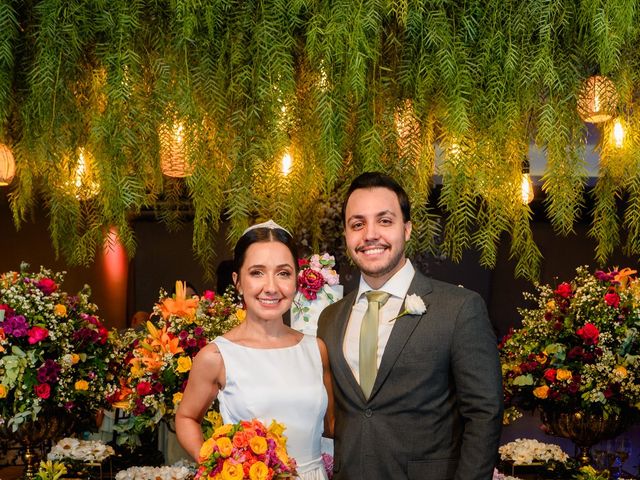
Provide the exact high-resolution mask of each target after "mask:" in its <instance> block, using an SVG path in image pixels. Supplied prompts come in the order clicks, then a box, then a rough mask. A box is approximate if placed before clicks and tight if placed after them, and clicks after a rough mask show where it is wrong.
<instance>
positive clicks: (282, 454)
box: [276, 446, 289, 464]
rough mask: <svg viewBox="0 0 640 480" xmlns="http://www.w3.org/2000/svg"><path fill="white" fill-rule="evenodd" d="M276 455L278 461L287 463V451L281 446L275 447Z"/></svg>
mask: <svg viewBox="0 0 640 480" xmlns="http://www.w3.org/2000/svg"><path fill="white" fill-rule="evenodd" d="M276 455H277V457H278V458H279V459H280V461H281V462H282V463H284V464H287V463H289V455H287V449H286V448H284V447H283V446H277V447H276Z"/></svg>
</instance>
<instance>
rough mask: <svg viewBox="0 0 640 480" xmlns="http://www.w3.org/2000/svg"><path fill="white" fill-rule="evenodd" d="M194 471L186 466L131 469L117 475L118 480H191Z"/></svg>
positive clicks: (121, 471)
mask: <svg viewBox="0 0 640 480" xmlns="http://www.w3.org/2000/svg"><path fill="white" fill-rule="evenodd" d="M191 478H193V471H192V470H191V469H190V468H188V467H185V466H175V465H173V466H164V467H130V468H127V469H126V470H120V471H119V472H118V473H116V480H189V479H191Z"/></svg>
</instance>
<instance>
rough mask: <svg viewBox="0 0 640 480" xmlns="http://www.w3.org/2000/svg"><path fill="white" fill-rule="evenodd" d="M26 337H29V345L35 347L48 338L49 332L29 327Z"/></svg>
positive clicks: (40, 328)
mask: <svg viewBox="0 0 640 480" xmlns="http://www.w3.org/2000/svg"><path fill="white" fill-rule="evenodd" d="M27 335H29V344H30V345H35V344H36V343H38V342H41V341H42V340H44V339H45V338H47V337H48V336H49V330H47V329H46V328H42V327H31V328H30V329H29V330H27Z"/></svg>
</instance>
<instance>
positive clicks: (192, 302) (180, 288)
mask: <svg viewBox="0 0 640 480" xmlns="http://www.w3.org/2000/svg"><path fill="white" fill-rule="evenodd" d="M186 290H187V287H186V283H185V282H181V281H177V282H176V294H175V295H174V298H165V299H164V300H163V301H162V303H161V304H160V311H161V312H162V318H164V319H165V320H166V319H167V318H168V317H170V316H171V315H177V316H179V317H186V318H189V319H193V317H194V316H195V314H196V308H197V307H198V301H199V298H198V297H197V296H193V297H191V298H187V295H186Z"/></svg>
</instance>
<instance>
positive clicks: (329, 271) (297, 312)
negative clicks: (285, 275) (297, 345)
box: [291, 253, 342, 334]
mask: <svg viewBox="0 0 640 480" xmlns="http://www.w3.org/2000/svg"><path fill="white" fill-rule="evenodd" d="M335 265H336V261H335V258H334V257H333V256H332V255H329V254H328V253H324V254H322V255H319V254H314V255H311V257H309V258H300V259H298V266H299V267H300V272H299V273H298V293H297V294H296V296H295V298H294V300H293V304H292V306H291V313H292V316H293V318H294V322H292V326H293V327H294V328H298V327H296V326H295V325H293V324H294V323H295V321H296V320H297V319H299V320H300V321H301V322H304V323H309V322H311V323H313V320H316V321H317V318H314V317H316V316H318V315H319V314H320V311H321V310H322V308H324V307H325V306H326V305H329V304H331V303H333V302H335V301H336V300H339V299H340V298H342V287H341V286H340V285H339V283H340V276H339V275H338V273H336V271H335V270H334V267H335ZM314 304H318V305H319V306H320V309H319V310H318V311H317V312H316V311H314V309H313V305H314ZM316 310H317V309H316ZM303 326H304V325H303ZM298 329H301V328H298ZM313 330H314V331H313V332H310V333H314V334H315V329H313ZM305 333H308V332H305Z"/></svg>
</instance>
